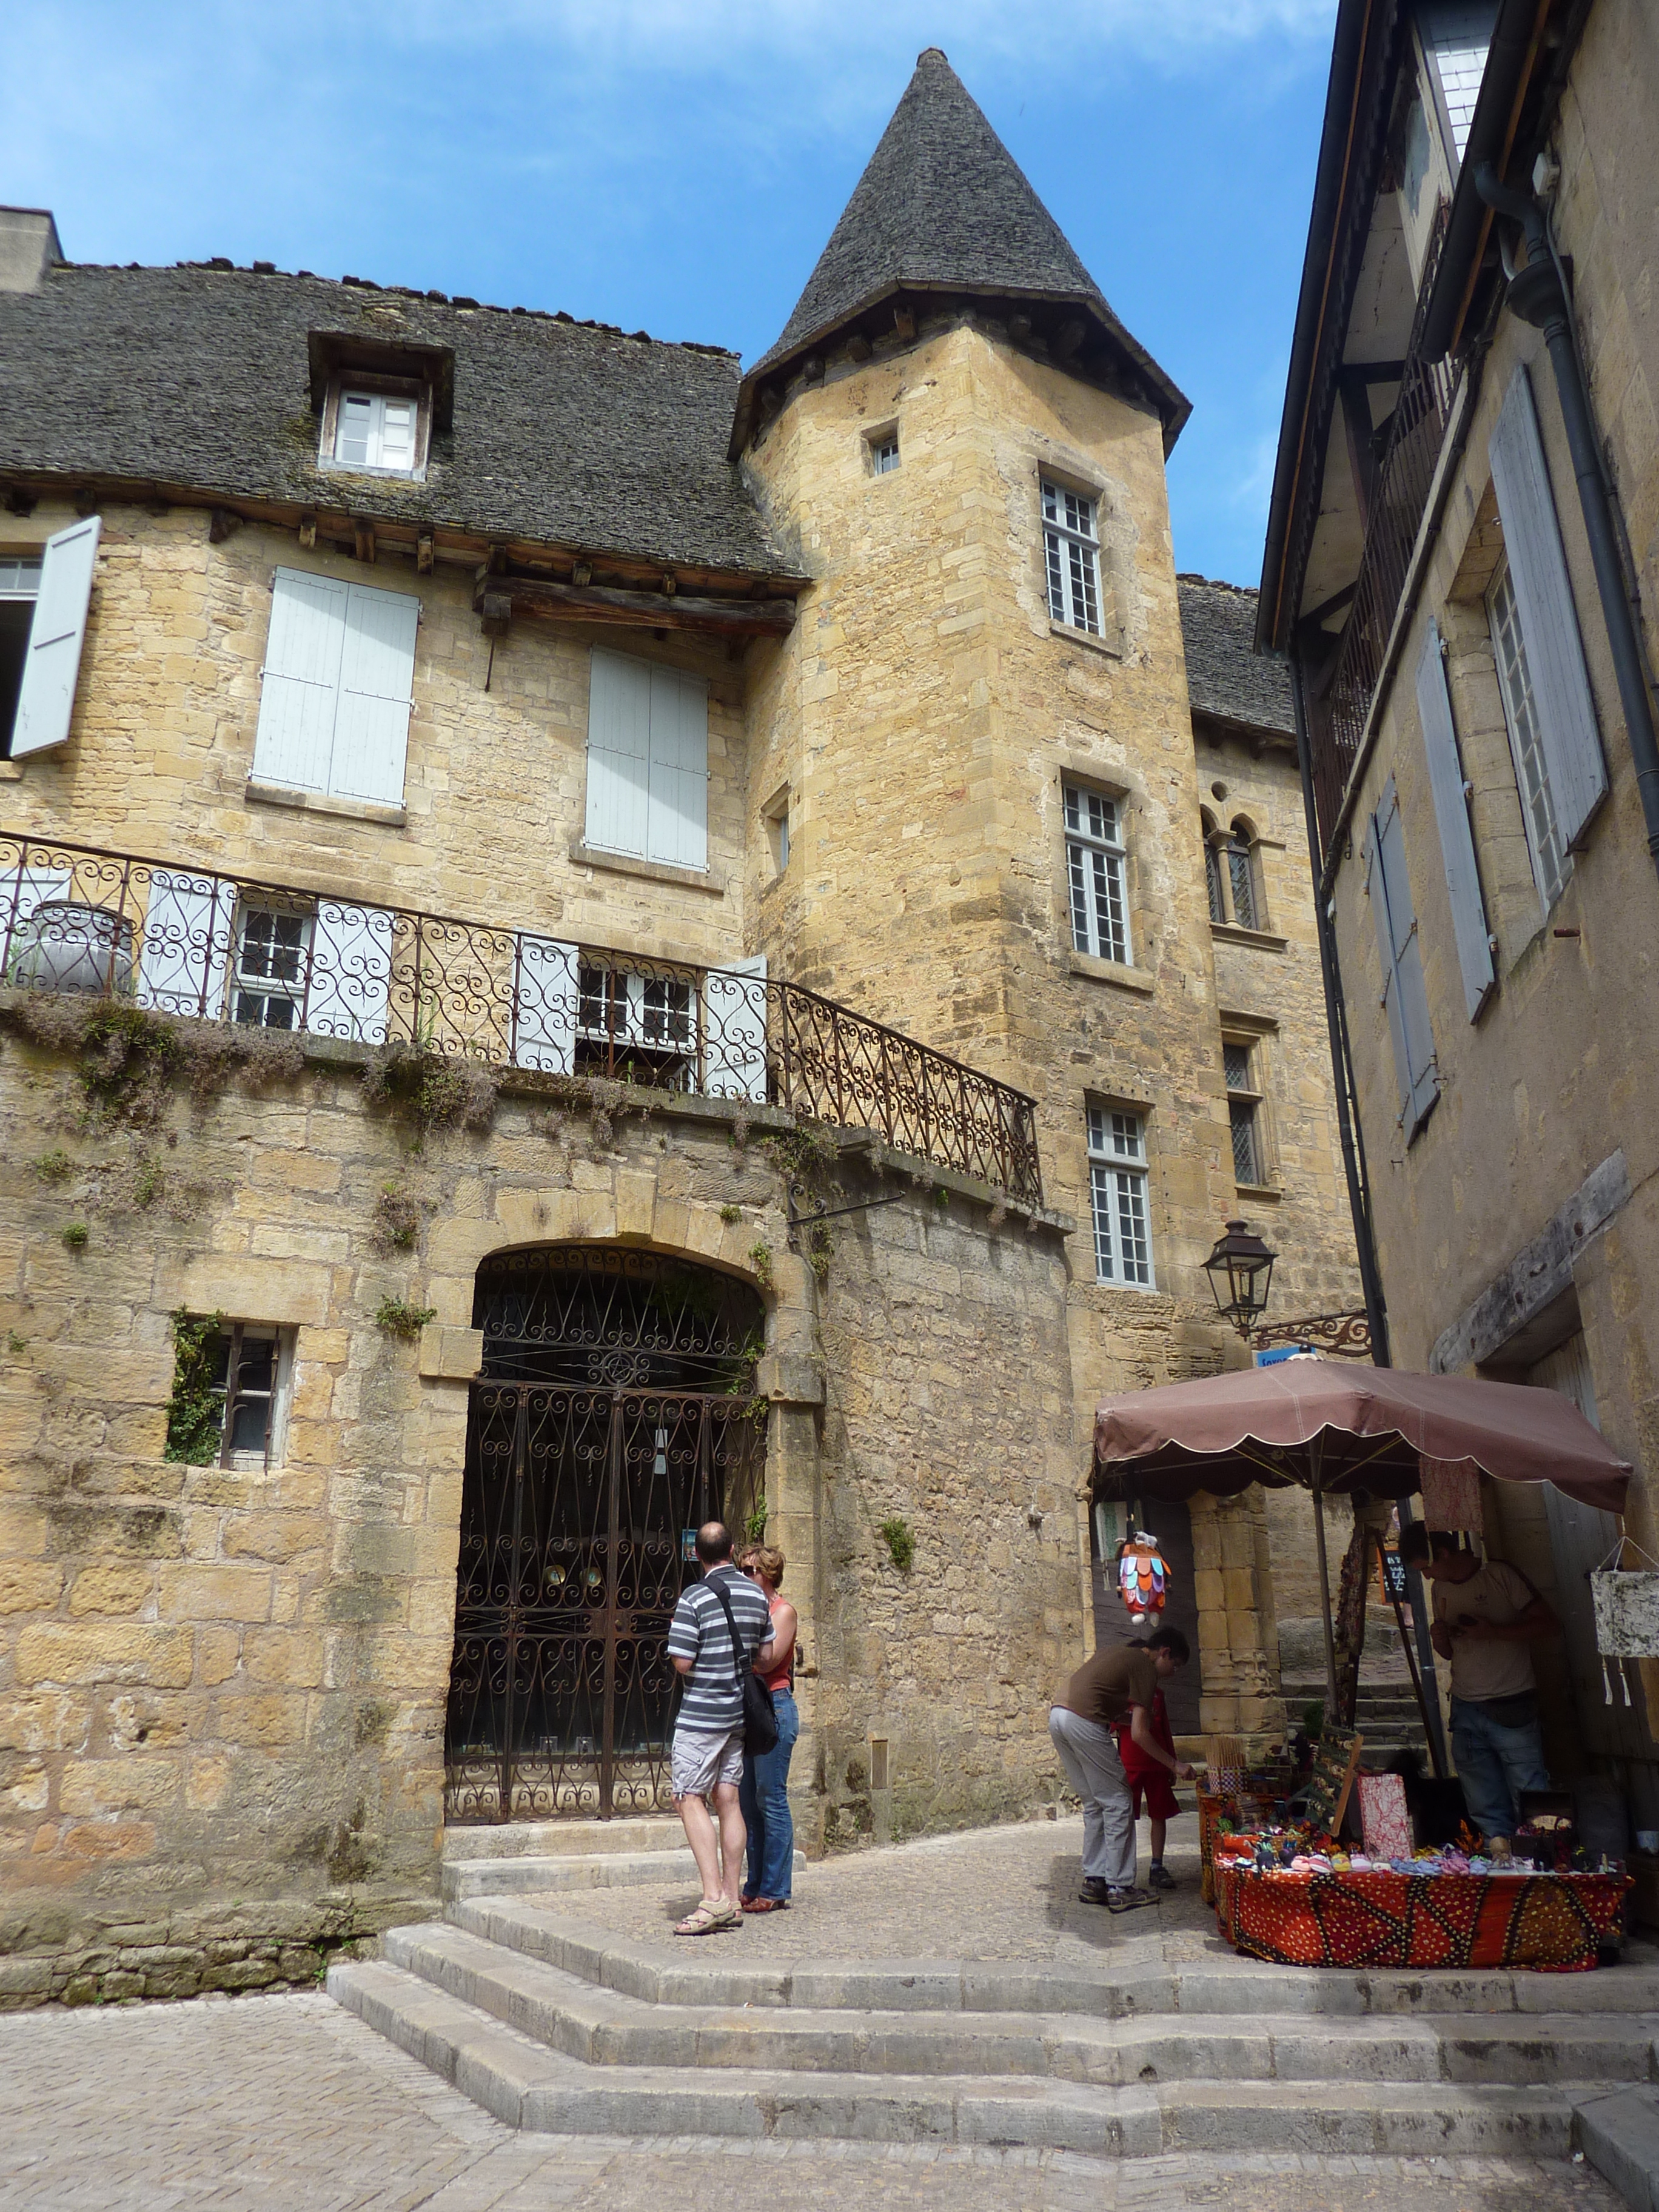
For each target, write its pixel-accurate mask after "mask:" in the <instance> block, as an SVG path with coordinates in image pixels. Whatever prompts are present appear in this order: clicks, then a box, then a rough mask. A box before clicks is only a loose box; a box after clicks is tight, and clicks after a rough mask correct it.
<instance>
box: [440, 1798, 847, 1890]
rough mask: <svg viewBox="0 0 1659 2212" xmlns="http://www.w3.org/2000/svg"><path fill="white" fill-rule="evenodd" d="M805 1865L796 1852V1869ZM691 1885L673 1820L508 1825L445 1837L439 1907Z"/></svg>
mask: <svg viewBox="0 0 1659 2212" xmlns="http://www.w3.org/2000/svg"><path fill="white" fill-rule="evenodd" d="M795 1865H796V1869H797V1871H799V1869H800V1868H802V1867H803V1866H805V1859H804V1858H803V1857H801V1855H800V1853H799V1851H798V1852H797V1853H796V1854H795ZM674 1880H684V1881H691V1882H695V1881H696V1863H695V1861H694V1860H693V1858H692V1857H691V1853H690V1849H689V1847H688V1846H687V1844H686V1841H685V1837H684V1831H683V1830H682V1829H681V1826H680V1824H679V1822H678V1820H664V1819H662V1818H661V1817H660V1815H659V1816H658V1817H657V1818H655V1819H653V1818H651V1817H650V1816H649V1815H647V1816H644V1817H642V1818H640V1819H637V1820H514V1821H512V1822H509V1823H506V1824H504V1825H502V1826H499V1827H496V1826H490V1827H477V1828H448V1829H446V1831H445V1832H444V1857H443V1869H442V1885H443V1887H442V1893H443V1900H444V1903H445V1905H453V1904H456V1903H458V1902H459V1900H460V1899H464V1898H469V1897H485V1896H489V1897H509V1896H524V1895H527V1894H532V1893H533V1894H537V1895H550V1894H553V1893H562V1892H564V1891H566V1890H580V1889H617V1888H623V1887H633V1886H635V1884H637V1883H641V1882H647V1881H674Z"/></svg>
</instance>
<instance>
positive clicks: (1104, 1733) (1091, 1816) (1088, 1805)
mask: <svg viewBox="0 0 1659 2212" xmlns="http://www.w3.org/2000/svg"><path fill="white" fill-rule="evenodd" d="M1189 1656H1190V1653H1189V1650H1188V1643H1187V1639H1186V1638H1185V1637H1184V1636H1183V1635H1182V1632H1181V1631H1180V1630H1179V1629H1178V1628H1155V1629H1154V1630H1153V1631H1152V1634H1151V1635H1150V1636H1149V1637H1147V1638H1146V1641H1145V1642H1144V1643H1141V1644H1117V1645H1115V1646H1114V1645H1110V1644H1107V1645H1103V1647H1102V1648H1101V1650H1098V1651H1097V1652H1096V1653H1095V1656H1094V1657H1093V1658H1092V1659H1091V1660H1089V1661H1088V1662H1086V1663H1085V1665H1083V1666H1081V1667H1079V1668H1078V1670H1077V1672H1076V1673H1075V1674H1072V1675H1070V1676H1069V1677H1068V1678H1067V1679H1066V1681H1064V1682H1063V1683H1062V1684H1061V1685H1060V1689H1059V1690H1058V1692H1056V1693H1055V1697H1054V1707H1053V1710H1052V1711H1050V1713H1049V1715H1048V1734H1049V1735H1050V1737H1051V1738H1052V1739H1053V1741H1054V1749H1055V1751H1056V1752H1057V1753H1059V1755H1060V1765H1062V1766H1063V1767H1064V1768H1065V1770H1066V1780H1067V1781H1068V1782H1069V1783H1070V1784H1071V1785H1072V1787H1073V1790H1076V1792H1077V1794H1078V1796H1079V1797H1080V1798H1081V1799H1082V1800H1083V1887H1082V1889H1081V1891H1080V1892H1079V1896H1080V1898H1081V1899H1082V1902H1083V1903H1084V1904H1085V1905H1104V1906H1105V1907H1106V1909H1107V1910H1108V1911H1109V1912H1128V1911H1133V1909H1134V1907H1135V1906H1136V1905H1154V1904H1156V1903H1157V1901H1158V1900H1157V1899H1156V1898H1154V1897H1153V1895H1152V1892H1151V1891H1150V1890H1146V1889H1137V1888H1136V1887H1135V1822H1134V1799H1133V1793H1132V1792H1131V1790H1130V1788H1129V1784H1128V1778H1127V1776H1126V1775H1125V1773H1124V1771H1123V1761H1122V1759H1121V1758H1120V1757H1119V1756H1118V1748H1117V1740H1116V1737H1115V1735H1114V1733H1113V1730H1114V1729H1115V1726H1116V1725H1117V1724H1118V1723H1120V1722H1121V1721H1122V1720H1123V1719H1124V1718H1125V1717H1126V1716H1127V1719H1128V1722H1129V1735H1130V1740H1131V1741H1133V1743H1134V1745H1135V1746H1136V1747H1137V1748H1138V1749H1139V1750H1140V1751H1142V1752H1144V1753H1146V1757H1147V1758H1148V1759H1151V1760H1152V1761H1153V1762H1154V1764H1156V1765H1160V1766H1167V1767H1168V1768H1169V1769H1170V1772H1171V1773H1172V1774H1174V1775H1176V1776H1177V1777H1178V1778H1180V1779H1181V1780H1182V1781H1183V1782H1185V1781H1188V1780H1189V1779H1190V1778H1191V1776H1192V1771H1193V1770H1192V1768H1191V1767H1190V1766H1188V1765H1186V1763H1185V1762H1184V1761H1183V1760H1181V1759H1176V1757H1175V1756H1174V1755H1173V1753H1170V1752H1168V1751H1166V1750H1165V1749H1164V1746H1163V1745H1162V1744H1161V1743H1159V1742H1158V1741H1157V1739H1156V1737H1155V1736H1154V1735H1153V1734H1152V1699H1154V1698H1155V1697H1156V1696H1157V1694H1158V1683H1159V1682H1160V1681H1161V1680H1163V1681H1167V1680H1168V1679H1169V1677H1170V1675H1171V1674H1174V1673H1175V1670H1176V1668H1177V1667H1184V1666H1185V1665H1186V1663H1187V1661H1188V1657H1189Z"/></svg>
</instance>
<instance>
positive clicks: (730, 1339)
mask: <svg viewBox="0 0 1659 2212" xmlns="http://www.w3.org/2000/svg"><path fill="white" fill-rule="evenodd" d="M474 1297H475V1304H474V1312H473V1326H474V1328H475V1329H477V1330H478V1331H480V1332H481V1333H482V1336H483V1365H482V1370H481V1373H480V1376H479V1379H478V1380H477V1381H476V1382H475V1383H473V1384H472V1385H471V1396H470V1405H469V1415H468V1422H467V1445H466V1464H465V1479H464V1484H463V1492H462V1510H461V1541H460V1560H459V1571H458V1575H457V1585H456V1614H455V1646H454V1656H453V1662H452V1669H451V1678H450V1689H449V1699H448V1706H447V1718H446V1729H445V1811H446V1817H447V1819H448V1820H451V1821H453V1822H467V1821H499V1820H511V1819H513V1818H522V1819H547V1818H553V1817H557V1816H559V1815H574V1816H580V1815H584V1814H586V1815H590V1816H592V1815H597V1816H598V1817H599V1818H600V1819H608V1818H611V1817H612V1816H613V1815H616V1814H627V1813H639V1812H649V1811H653V1810H655V1809H657V1808H659V1807H665V1806H666V1804H667V1803H668V1802H669V1797H668V1777H667V1751H668V1736H669V1732H670V1729H671V1725H672V1717H673V1711H674V1705H675V1694H674V1693H675V1686H676V1684H675V1677H674V1674H673V1671H672V1669H671V1667H670V1666H669V1663H668V1660H667V1656H666V1652H665V1637H666V1634H667V1629H668V1622H669V1619H670V1616H671V1613H672V1612H673V1608H674V1604H675V1601H676V1600H677V1599H678V1595H679V1593H680V1590H681V1589H682V1588H683V1587H684V1583H685V1581H686V1580H687V1579H688V1578H689V1577H690V1575H691V1574H692V1573H693V1572H694V1571H695V1570H694V1568H693V1566H692V1565H691V1563H690V1561H689V1559H687V1557H686V1548H687V1547H686V1542H685V1538H686V1534H687V1532H688V1531H689V1530H690V1529H692V1528H696V1525H697V1523H698V1522H700V1521H703V1520H707V1519H710V1518H714V1517H723V1518H725V1519H726V1520H727V1521H729V1522H732V1523H733V1525H734V1526H738V1527H740V1526H741V1523H742V1522H743V1520H744V1518H745V1517H746V1516H747V1514H748V1512H749V1511H750V1509H751V1508H752V1506H753V1504H754V1503H755V1500H756V1498H757V1496H758V1495H759V1494H760V1492H761V1487H762V1484H763V1469H764V1461H765V1448H766V1408H765V1403H764V1401H763V1400H761V1399H759V1398H757V1396H756V1395H754V1391H753V1376H754V1367H755V1363H756V1360H757V1358H758V1357H759V1355H760V1352H761V1349H762V1346H763V1332H764V1325H765V1311H764V1308H763V1304H762V1302H761V1299H760V1297H759V1296H758V1295H757V1292H756V1291H754V1290H753V1289H752V1288H751V1287H750V1285H747V1284H746V1283H744V1282H742V1281H740V1280H738V1279H737V1278H735V1277H734V1276H732V1275H728V1274H726V1273H721V1272H720V1271H719V1270H717V1269H715V1268H712V1267H702V1266H700V1265H698V1264H697V1263H696V1262H694V1261H686V1260H683V1259H680V1258H678V1257H675V1256H671V1255H663V1254H660V1253H654V1252H651V1251H647V1250H643V1249H640V1248H638V1247H635V1246H627V1245H622V1244H615V1243H605V1244H591V1243H582V1244H568V1245H557V1246H541V1247H537V1248H532V1249H526V1250H520V1251H515V1252H508V1253H504V1254H500V1255H495V1257H493V1258H491V1259H489V1260H486V1261H484V1262H483V1264H482V1265H481V1266H480V1267H479V1268H478V1271H477V1278H476V1284H475V1293H474Z"/></svg>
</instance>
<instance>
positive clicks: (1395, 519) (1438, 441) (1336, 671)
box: [1306, 201, 1457, 850]
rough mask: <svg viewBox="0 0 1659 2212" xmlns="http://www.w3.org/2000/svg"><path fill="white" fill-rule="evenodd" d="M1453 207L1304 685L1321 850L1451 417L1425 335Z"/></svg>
mask: <svg viewBox="0 0 1659 2212" xmlns="http://www.w3.org/2000/svg"><path fill="white" fill-rule="evenodd" d="M1449 212H1450V210H1449V206H1448V204H1447V203H1446V202H1444V201H1442V203H1441V205H1440V211H1439V214H1438V216H1437V218H1436V221H1435V227H1434V229H1433V231H1432V233H1431V236H1430V240H1429V249H1428V253H1427V256H1426V258H1425V262H1424V265H1423V280H1422V283H1421V284H1420V285H1419V289H1418V295H1417V312H1416V313H1415V315H1414V316H1413V321H1412V332H1411V337H1410V340H1409V342H1408V343H1407V349H1406V360H1405V365H1404V368H1403V370H1402V373H1401V383H1400V397H1399V398H1398V400H1397V401H1396V403H1395V410H1394V413H1393V415H1392V416H1390V418H1389V436H1388V441H1387V443H1386V445H1385V446H1384V447H1383V459H1382V461H1381V463H1380V464H1379V465H1378V468H1377V471H1376V483H1375V486H1374V489H1373V490H1372V494H1371V505H1370V516H1369V519H1368V520H1367V522H1366V526H1365V539H1364V548H1363V550H1362V551H1361V554H1360V556H1359V575H1358V582H1357V583H1356V585H1355V586H1354V595H1353V600H1352V605H1351V606H1350V608H1349V611H1348V619H1347V622H1346V625H1345V626H1344V629H1343V631H1342V635H1341V637H1340V640H1339V641H1338V644H1337V647H1336V655H1335V659H1334V663H1333V664H1332V665H1330V667H1329V669H1328V672H1325V673H1320V674H1316V675H1314V677H1313V678H1312V680H1311V681H1310V683H1309V684H1308V685H1307V688H1306V701H1307V709H1308V735H1309V744H1310V753H1311V757H1312V766H1313V783H1314V797H1315V799H1316V803H1317V805H1318V810H1319V834H1320V841H1321V843H1322V846H1323V847H1324V848H1325V849H1326V850H1328V849H1329V846H1330V841H1331V838H1332V836H1333V835H1334V832H1335V829H1336V824H1337V820H1338V817H1339V816H1340V813H1341V811H1342V799H1343V795H1344V793H1346V790H1347V787H1348V778H1349V776H1350V775H1351V774H1352V769H1353V764H1354V762H1355V761H1356V759H1357V758H1358V754H1359V746H1360V742H1361V740H1362V738H1364V732H1365V724H1366V720H1367V719H1368V718H1369V716H1370V708H1371V701H1372V699H1373V698H1374V697H1375V696H1376V687H1377V685H1378V684H1379V683H1380V682H1381V681H1382V678H1383V655H1384V653H1386V652H1387V650H1388V644H1389V635H1390V633H1391V631H1392V630H1393V628H1394V618H1395V611H1396V610H1397V608H1398V607H1399V605H1400V601H1401V595H1402V594H1403V593H1404V592H1405V588H1406V579H1407V574H1408V572H1409V570H1410V568H1411V557H1412V549H1413V546H1414V545H1415V544H1416V543H1417V533H1418V530H1419V526H1421V523H1422V520H1423V514H1424V510H1425V507H1427V506H1428V503H1429V492H1430V489H1431V485H1432V484H1433V482H1434V471H1435V464H1436V462H1437V460H1438V459H1439V458H1440V447H1441V445H1442V442H1443V440H1444V438H1445V435H1446V425H1447V422H1448V421H1449V417H1450V413H1451V402H1452V394H1453V392H1455V389H1456V385H1457V366H1456V363H1455V362H1454V361H1453V360H1452V359H1451V358H1450V357H1449V356H1448V358H1446V359H1445V360H1443V361H1437V362H1427V361H1425V360H1424V359H1423V357H1422V344H1421V339H1422V329H1423V322H1424V319H1425V315H1426V313H1427V311H1428V305H1429V301H1430V300H1431V298H1432V296H1433V294H1434V280H1435V272H1436V270H1437V268H1438V267H1439V264H1440V254H1441V249H1442V247H1443V245H1444V243H1445V238H1446V226H1447V222H1448V221H1449Z"/></svg>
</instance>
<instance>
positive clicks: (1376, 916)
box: [1365, 776, 1438, 1139]
mask: <svg viewBox="0 0 1659 2212" xmlns="http://www.w3.org/2000/svg"><path fill="white" fill-rule="evenodd" d="M1366 859H1367V876H1366V882H1365V889H1366V891H1367V893H1368V894H1369V896H1370V900H1371V913H1372V918H1373V920H1374V921H1375V922H1376V944H1377V951H1378V952H1379V954H1380V955H1381V957H1382V963H1383V1006H1385V1008H1386V1009H1387V1012H1388V1017H1389V1035H1390V1036H1391V1037H1392V1039H1393V1041H1394V1060H1395V1075H1396V1076H1397V1078H1398V1079H1399V1084H1400V1119H1401V1124H1402V1126H1403V1127H1404V1129H1405V1132H1406V1135H1407V1139H1409V1138H1410V1137H1411V1136H1412V1135H1413V1133H1414V1131H1415V1130H1416V1128H1417V1127H1418V1124H1419V1122H1420V1121H1422V1120H1423V1118H1424V1116H1425V1115H1426V1114H1427V1113H1428V1111H1429V1109H1430V1108H1431V1106H1432V1105H1433V1104H1434V1102H1435V1099H1436V1097H1437V1095H1438V1094H1437V1088H1436V1084H1435V1063H1434V1036H1433V1031H1432V1030H1431V1026H1430V1023H1429V998H1428V992H1427V990H1426V988H1425V985H1424V981H1423V953H1422V948H1421V946H1420V945H1419V943H1418V937H1417V916H1416V915H1415V913H1414V912H1413V908H1412V893H1411V881H1410V878H1409V877H1408V876H1407V872H1406V845H1405V837H1404V833H1403V832H1402V830H1401V824H1400V801H1399V799H1398V797H1397V795H1396V793H1395V787H1394V778H1393V777H1392V776H1390V777H1389V783H1388V788H1387V789H1386V790H1385V791H1384V793H1383V804H1382V805H1381V806H1379V807H1378V809H1377V811H1376V813H1375V814H1374V815H1373V816H1372V817H1371V826H1370V841H1369V850H1368V852H1367V855H1366Z"/></svg>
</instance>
